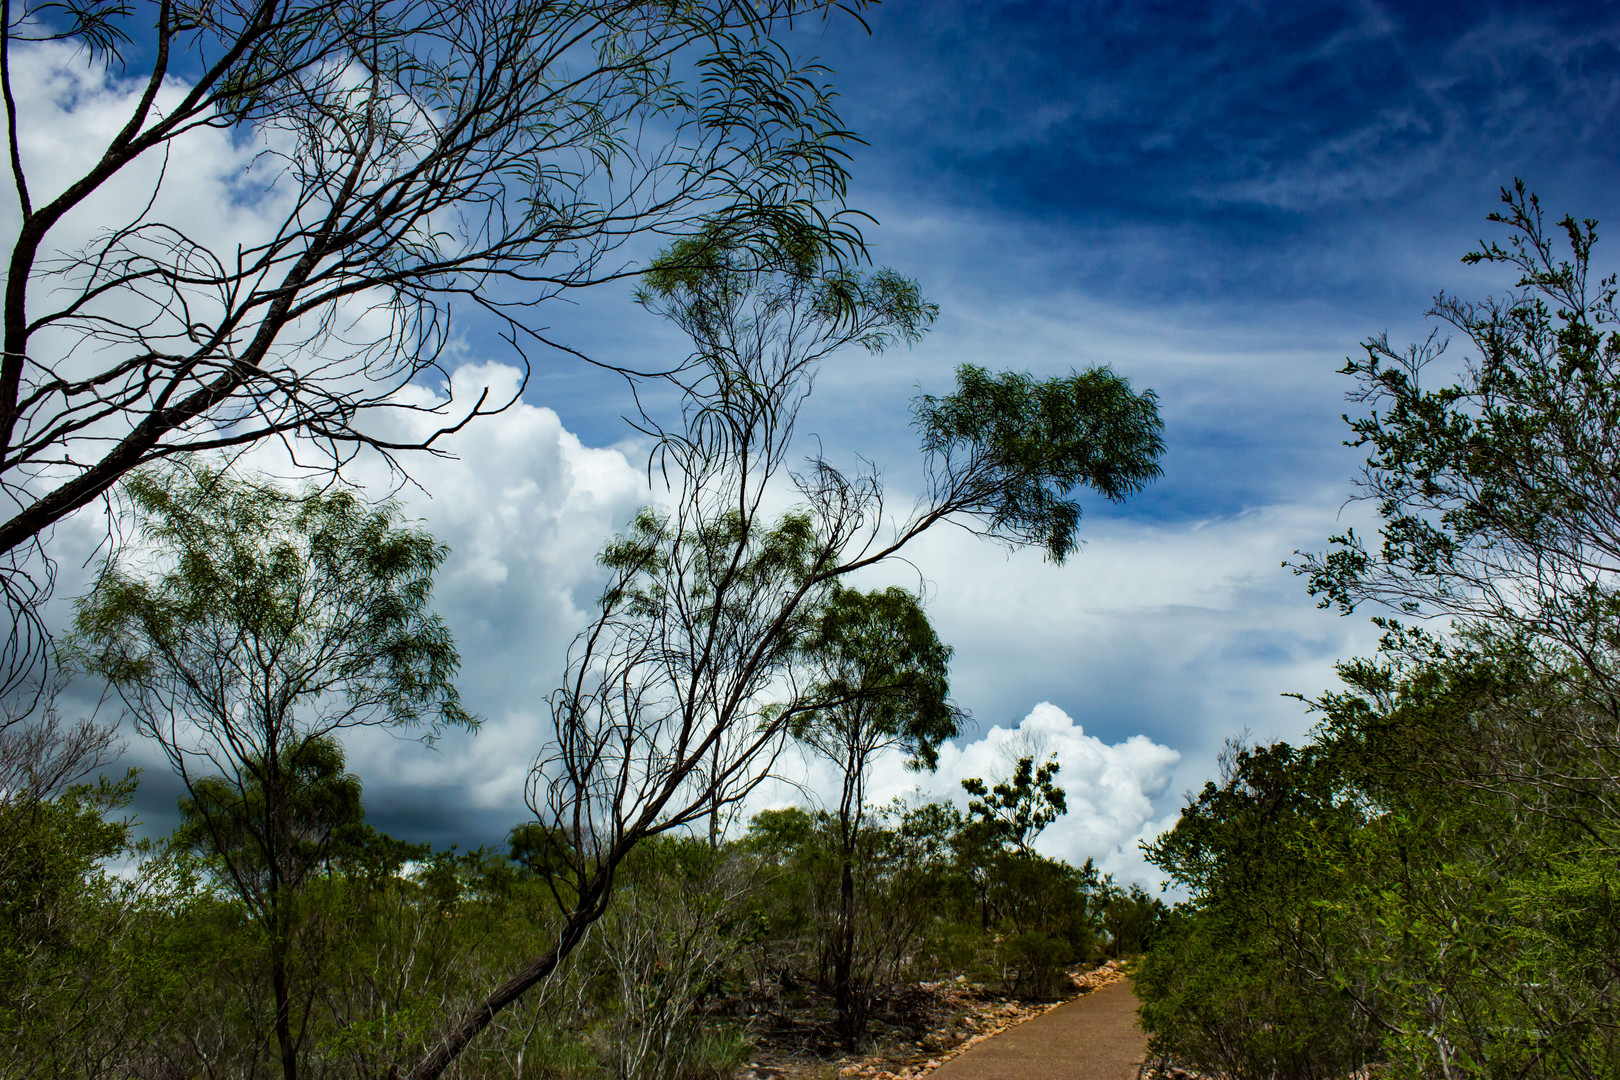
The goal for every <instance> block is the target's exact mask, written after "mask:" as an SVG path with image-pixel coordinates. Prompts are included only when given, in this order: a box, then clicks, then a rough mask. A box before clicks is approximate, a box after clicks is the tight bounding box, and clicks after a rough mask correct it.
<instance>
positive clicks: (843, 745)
mask: <svg viewBox="0 0 1620 1080" xmlns="http://www.w3.org/2000/svg"><path fill="white" fill-rule="evenodd" d="M803 649H804V651H805V654H806V657H805V659H806V662H807V667H808V670H809V672H810V675H811V677H812V679H813V680H814V681H813V683H812V686H811V688H810V691H809V695H808V701H807V707H806V708H805V709H804V710H803V711H802V712H801V713H800V715H799V718H798V719H797V721H796V722H795V724H794V726H793V727H792V729H791V730H792V734H793V737H794V738H795V739H796V740H797V741H798V742H799V744H800V745H802V746H804V747H807V748H808V749H810V750H811V751H813V752H814V753H815V754H817V755H818V756H820V757H822V758H825V759H826V760H828V761H829V762H831V763H832V765H833V767H834V768H835V769H836V770H837V772H838V775H839V785H838V802H837V806H836V809H835V810H834V816H833V819H832V820H833V825H834V828H835V829H836V837H835V842H836V851H837V858H838V912H837V917H836V919H835V920H834V926H833V935H832V941H831V942H830V944H831V950H830V951H831V954H832V966H833V999H834V1002H835V1004H836V1006H837V1009H838V1031H839V1034H841V1035H842V1036H843V1037H844V1038H845V1039H846V1040H848V1041H850V1042H851V1043H852V1044H853V1043H854V1042H855V1041H856V1040H858V1039H859V1038H860V1036H861V1034H862V1033H863V1031H864V1029H865V1025H866V1009H865V1004H866V1003H865V1000H864V998H865V995H864V993H863V992H862V991H863V989H864V987H862V986H858V985H857V981H856V970H857V967H858V965H859V963H860V961H861V959H862V958H861V957H860V956H859V952H860V948H859V945H860V941H859V934H858V932H857V915H858V913H857V910H856V889H855V885H856V882H855V877H856V871H857V862H858V847H859V845H860V842H861V836H862V829H863V827H864V825H865V817H866V776H867V772H868V770H869V769H870V767H871V764H872V762H873V760H874V759H875V758H876V757H877V756H878V755H879V754H881V753H883V752H884V751H887V750H893V749H901V750H903V751H904V752H905V753H906V754H907V755H908V757H909V759H910V760H909V764H910V765H911V766H912V767H914V768H928V769H932V768H933V767H934V765H935V764H936V762H937V761H938V754H939V746H940V744H941V743H943V742H944V741H945V740H946V739H949V738H953V737H954V736H955V735H957V734H958V732H959V731H960V728H961V724H962V720H963V719H964V716H963V714H962V712H961V711H960V710H959V709H957V708H956V707H955V706H953V705H952V704H951V702H950V699H949V684H948V682H947V665H948V664H949V662H950V656H951V648H950V646H948V645H946V644H944V643H943V642H941V641H940V640H939V637H938V635H937V634H935V632H934V628H933V625H932V624H931V623H930V622H929V620H928V616H927V614H926V613H925V612H924V611H923V608H922V604H921V602H920V601H919V600H918V598H917V596H916V595H915V594H913V593H911V592H909V591H907V590H905V589H902V588H898V587H891V588H888V589H883V590H879V591H873V592H863V591H861V590H859V589H850V588H845V587H843V586H841V585H838V584H837V583H834V584H833V585H832V587H831V588H830V589H829V591H828V595H827V598H826V600H825V601H824V602H823V603H822V605H821V607H820V609H819V610H818V611H817V613H816V617H815V620H814V622H813V624H812V626H811V627H810V630H809V633H808V635H807V637H806V639H805V641H804V644H803ZM817 699H820V700H824V701H826V702H827V704H826V705H824V706H821V707H817V706H816V705H815V704H814V702H815V701H816V700H817Z"/></svg>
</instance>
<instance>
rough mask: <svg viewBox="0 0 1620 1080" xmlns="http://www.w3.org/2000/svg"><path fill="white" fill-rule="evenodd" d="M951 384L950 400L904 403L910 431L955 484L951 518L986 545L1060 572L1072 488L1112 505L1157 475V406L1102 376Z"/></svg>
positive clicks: (1110, 375) (1076, 517)
mask: <svg viewBox="0 0 1620 1080" xmlns="http://www.w3.org/2000/svg"><path fill="white" fill-rule="evenodd" d="M956 380H957V389H956V392H955V393H954V394H950V395H948V396H946V397H943V398H936V397H934V396H932V395H924V396H922V397H920V398H918V399H917V400H916V401H915V402H914V403H913V406H912V408H913V412H914V414H915V417H916V427H917V428H918V429H919V430H920V431H921V432H922V444H923V453H924V454H926V455H927V456H928V458H929V459H930V461H931V462H938V463H940V464H941V465H943V467H944V469H945V471H946V472H951V473H953V474H954V475H956V476H957V478H958V485H957V487H958V490H957V492H956V493H955V495H956V499H957V501H958V502H959V504H960V509H962V510H964V511H965V512H967V513H969V514H972V515H974V516H975V517H978V518H980V519H981V520H982V522H983V529H984V531H985V533H986V534H987V535H989V536H993V537H997V538H999V539H1003V540H1006V541H1007V542H1009V543H1012V544H1016V545H1026V544H1027V545H1033V546H1039V547H1042V548H1044V549H1045V550H1046V554H1047V557H1048V558H1050V559H1051V560H1052V561H1053V562H1057V563H1061V562H1062V561H1063V560H1064V559H1065V558H1067V557H1068V556H1069V555H1071V554H1073V553H1074V551H1075V550H1076V549H1077V548H1078V547H1079V543H1080V541H1079V537H1078V535H1077V529H1078V527H1079V523H1080V504H1079V503H1078V502H1076V501H1075V500H1074V499H1073V498H1072V497H1071V496H1070V492H1071V491H1072V490H1073V489H1074V488H1076V487H1079V486H1082V485H1084V486H1087V487H1090V488H1092V489H1094V490H1095V491H1097V492H1099V493H1101V494H1102V495H1103V496H1104V497H1106V498H1108V499H1109V500H1110V501H1113V502H1120V501H1123V500H1124V499H1125V498H1126V497H1128V496H1130V495H1133V494H1135V493H1136V492H1138V491H1140V490H1142V488H1143V487H1145V486H1146V485H1147V483H1148V481H1150V480H1153V479H1155V478H1156V477H1158V476H1159V474H1160V471H1161V470H1160V468H1159V464H1158V460H1159V456H1160V455H1161V454H1163V453H1164V440H1163V438H1162V432H1163V429H1164V425H1163V422H1162V421H1161V420H1160V418H1159V411H1158V398H1157V396H1156V395H1155V394H1154V393H1153V391H1151V390H1147V391H1144V392H1143V393H1140V394H1138V393H1135V392H1134V391H1133V390H1132V389H1131V385H1130V383H1129V382H1128V381H1127V380H1125V379H1123V378H1121V377H1120V376H1118V375H1116V374H1114V372H1113V371H1111V370H1109V369H1108V368H1093V369H1091V370H1089V371H1083V372H1075V373H1073V374H1070V375H1068V376H1061V377H1056V378H1052V379H1047V380H1044V381H1037V380H1036V379H1034V378H1033V377H1031V376H1030V375H1028V374H1027V373H1021V372H1003V373H1001V374H992V373H990V372H989V371H987V370H985V369H984V368H980V367H974V366H973V365H971V364H964V365H963V366H962V367H960V368H958V369H957V372H956Z"/></svg>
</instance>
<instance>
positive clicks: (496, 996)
mask: <svg viewBox="0 0 1620 1080" xmlns="http://www.w3.org/2000/svg"><path fill="white" fill-rule="evenodd" d="M610 889H611V886H610V884H609V882H608V881H605V880H603V879H601V878H598V879H597V880H595V881H593V882H591V883H590V885H588V886H587V887H586V889H584V890H582V892H581V895H580V898H579V901H578V903H576V904H575V905H574V912H573V914H572V915H570V916H569V917H568V921H567V922H566V923H564V924H563V928H562V930H561V931H559V932H558V934H557V943H556V944H555V945H553V946H552V947H551V950H550V951H549V952H546V953H545V954H543V955H541V956H538V957H536V958H535V959H534V960H531V961H530V962H529V963H528V964H526V965H524V967H523V968H522V969H521V970H520V971H518V973H517V974H515V975H513V976H512V977H511V978H510V979H508V980H506V982H504V983H502V984H501V985H500V986H499V987H497V988H496V989H495V991H494V992H493V993H491V994H490V995H489V996H488V997H486V998H485V999H484V1000H483V1001H481V1002H479V1003H478V1005H476V1006H474V1007H473V1009H472V1010H471V1011H469V1012H468V1013H467V1014H466V1015H465V1016H464V1017H462V1019H461V1021H460V1022H459V1023H457V1024H455V1025H453V1026H451V1027H449V1028H446V1029H445V1030H444V1031H443V1033H442V1034H441V1035H440V1036H439V1041H438V1044H437V1045H436V1046H434V1047H433V1049H432V1050H430V1051H429V1052H428V1053H427V1054H425V1055H423V1056H422V1058H421V1059H420V1060H418V1061H417V1063H416V1064H415V1065H413V1066H412V1067H411V1069H410V1071H409V1072H407V1073H405V1077H406V1080H438V1077H439V1076H440V1075H442V1074H443V1073H444V1071H445V1070H446V1069H448V1068H449V1067H450V1065H451V1063H452V1062H454V1061H455V1060H456V1058H458V1057H460V1056H461V1052H462V1051H463V1050H465V1049H466V1048H467V1045H468V1044H469V1043H471V1042H472V1041H473V1039H474V1038H476V1037H477V1036H478V1034H479V1032H481V1031H483V1030H484V1029H485V1028H486V1027H488V1026H489V1025H490V1024H491V1023H492V1022H493V1021H494V1019H495V1017H496V1015H497V1014H498V1013H499V1012H500V1011H501V1010H502V1009H504V1008H506V1007H507V1006H508V1005H510V1004H512V1003H513V1002H514V1001H516V1000H517V999H518V998H520V997H522V996H523V994H524V992H525V991H527V990H528V989H529V988H530V987H531V986H533V985H534V984H535V983H537V982H539V981H540V980H541V979H544V978H545V977H546V976H548V975H550V974H551V973H552V972H553V971H555V970H557V967H558V965H559V964H561V963H562V962H563V961H564V960H566V959H567V958H568V954H569V953H571V952H573V951H574V949H575V947H576V946H578V945H579V943H580V942H581V941H583V940H585V933H586V931H588V930H589V929H590V928H591V925H592V924H593V923H595V922H596V920H597V919H599V918H601V917H602V914H603V912H604V911H606V909H607V895H608V893H609V891H610ZM399 1075H400V1069H399V1067H398V1066H395V1067H394V1068H393V1069H391V1070H390V1071H389V1073H388V1076H389V1078H390V1080H393V1078H396V1077H398V1076H399Z"/></svg>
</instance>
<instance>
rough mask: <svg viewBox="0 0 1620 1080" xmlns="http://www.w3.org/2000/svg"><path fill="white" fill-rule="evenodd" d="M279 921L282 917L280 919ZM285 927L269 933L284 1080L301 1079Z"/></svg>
mask: <svg viewBox="0 0 1620 1080" xmlns="http://www.w3.org/2000/svg"><path fill="white" fill-rule="evenodd" d="M277 921H278V922H279V921H280V920H277ZM282 931H283V927H281V926H276V927H275V928H274V929H273V930H272V931H271V934H270V985H271V987H272V988H273V989H274V990H275V995H276V1046H277V1047H278V1048H279V1049H280V1051H281V1075H282V1080H298V1044H297V1043H296V1042H295V1041H294V1040H293V1036H292V993H291V991H290V989H289V988H288V986H287V940H286V936H285V935H284V934H283V932H282Z"/></svg>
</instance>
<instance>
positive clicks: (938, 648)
mask: <svg viewBox="0 0 1620 1080" xmlns="http://www.w3.org/2000/svg"><path fill="white" fill-rule="evenodd" d="M801 648H802V649H803V650H804V652H805V654H806V655H807V656H808V657H810V658H811V661H812V663H814V664H815V665H816V667H817V669H818V671H819V673H820V674H821V676H822V678H821V679H820V680H819V681H818V682H817V684H816V688H815V690H814V691H812V700H817V699H819V700H820V701H821V702H825V704H819V705H817V706H815V707H814V708H812V709H809V710H807V711H805V712H804V713H802V714H801V715H800V716H798V717H796V718H795V720H794V735H795V737H797V738H799V739H801V740H810V741H812V744H813V745H816V746H817V748H818V749H822V752H823V753H824V754H825V755H826V756H829V757H832V758H833V759H834V761H835V762H836V763H837V764H839V765H842V766H847V767H851V768H858V769H864V768H865V766H866V763H867V761H868V760H869V758H870V756H871V755H872V754H873V753H875V752H876V751H877V750H879V749H882V748H885V747H887V746H888V745H891V744H893V745H898V746H900V747H902V748H903V749H904V750H905V752H906V753H907V754H908V755H909V756H910V757H911V759H912V764H913V766H914V767H920V768H925V769H932V768H933V767H934V765H935V762H936V761H937V759H938V755H939V746H940V744H941V743H943V742H944V741H945V740H946V739H950V738H953V737H954V736H955V735H956V734H957V732H958V731H959V730H960V727H961V722H962V714H961V712H960V710H958V709H956V708H955V707H954V706H953V705H951V703H950V700H949V692H950V691H949V684H948V682H947V673H946V667H947V665H948V664H949V662H950V658H951V651H952V650H951V647H950V646H949V645H946V644H944V643H943V642H941V641H940V640H939V637H938V635H937V634H935V633H934V627H933V624H932V623H930V622H929V620H928V616H927V614H926V613H925V612H924V611H923V609H922V604H921V603H920V602H919V600H918V599H917V597H916V595H915V594H913V593H911V592H909V591H907V590H905V589H902V588H899V587H898V586H891V587H890V588H887V589H884V590H882V591H874V592H862V591H861V590H859V589H850V588H845V587H843V586H840V585H837V584H835V585H834V586H833V588H832V591H831V592H830V593H829V594H828V596H827V598H826V600H825V601H824V602H823V604H822V606H821V608H820V610H819V611H818V612H817V613H816V617H815V621H814V624H813V625H812V627H811V629H810V632H809V633H808V635H807V636H806V638H805V640H804V642H803V645H802V646H801ZM823 748H824V749H823Z"/></svg>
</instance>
